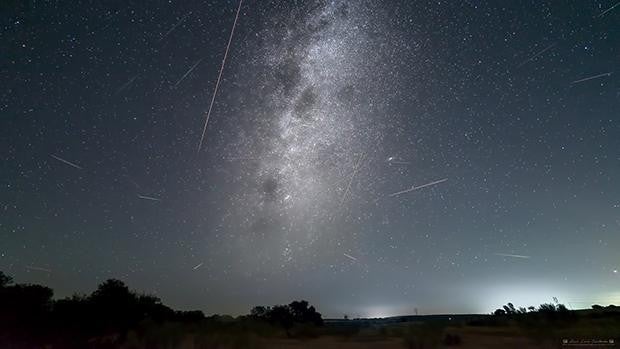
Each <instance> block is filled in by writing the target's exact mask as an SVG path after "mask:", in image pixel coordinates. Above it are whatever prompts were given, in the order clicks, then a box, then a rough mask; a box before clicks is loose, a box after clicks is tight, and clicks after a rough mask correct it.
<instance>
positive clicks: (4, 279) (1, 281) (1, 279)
mask: <svg viewBox="0 0 620 349" xmlns="http://www.w3.org/2000/svg"><path fill="white" fill-rule="evenodd" d="M12 283H13V278H12V277H10V276H8V275H6V274H5V273H3V272H1V271H0V287H6V286H9V285H11V284H12Z"/></svg>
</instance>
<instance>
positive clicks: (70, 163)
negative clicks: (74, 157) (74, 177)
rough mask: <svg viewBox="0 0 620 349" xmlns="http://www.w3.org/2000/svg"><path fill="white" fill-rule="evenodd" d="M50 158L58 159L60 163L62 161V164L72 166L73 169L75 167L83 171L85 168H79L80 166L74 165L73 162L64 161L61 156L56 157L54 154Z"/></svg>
mask: <svg viewBox="0 0 620 349" xmlns="http://www.w3.org/2000/svg"><path fill="white" fill-rule="evenodd" d="M50 156H51V157H53V158H54V159H56V160H58V161H60V162H62V163H64V164H67V165H69V166H71V167H75V168H77V169H78V170H83V168H82V167H80V166H78V165H76V164H74V163H72V162H71V161H68V160H65V159H63V158H61V157H60V156H56V155H54V154H50Z"/></svg>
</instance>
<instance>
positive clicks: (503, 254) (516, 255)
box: [493, 253, 531, 259]
mask: <svg viewBox="0 0 620 349" xmlns="http://www.w3.org/2000/svg"><path fill="white" fill-rule="evenodd" d="M493 254H494V255H496V256H501V257H511V258H522V259H530V258H531V256H524V255H520V254H510V253H493Z"/></svg>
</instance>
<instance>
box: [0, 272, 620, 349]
mask: <svg viewBox="0 0 620 349" xmlns="http://www.w3.org/2000/svg"><path fill="white" fill-rule="evenodd" d="M619 335H620V307H615V306H606V307H603V306H598V305H595V306H593V307H592V309H587V310H569V309H567V308H566V307H565V306H564V305H562V304H559V302H557V300H556V302H555V303H549V304H542V305H540V306H539V307H533V306H531V307H528V308H523V307H520V308H517V307H515V306H514V305H513V304H511V303H508V304H507V305H505V306H503V307H502V308H501V309H498V310H496V311H495V312H494V313H493V314H490V315H430V316H398V317H391V318H383V319H354V320H349V319H348V318H346V317H345V319H339V320H336V319H331V320H325V321H324V320H323V319H322V317H321V314H320V313H318V312H317V311H316V309H315V308H314V307H313V306H311V305H310V304H309V303H308V302H306V301H295V302H292V303H290V304H288V305H276V306H273V307H265V306H257V307H255V308H254V309H252V310H251V312H250V314H248V315H244V316H239V317H236V318H233V317H230V316H219V315H213V316H209V317H207V316H205V315H204V314H203V313H202V312H201V311H175V310H173V309H171V308H170V307H168V306H166V305H164V304H162V302H161V301H160V300H159V299H158V298H157V297H154V296H151V295H146V294H139V293H136V292H134V291H131V290H130V289H129V288H128V287H127V286H126V285H125V284H124V283H123V282H121V281H119V280H114V279H111V280H107V281H105V282H103V283H102V284H100V285H99V287H98V288H97V289H96V290H95V291H94V292H93V293H92V294H90V295H76V296H73V297H70V298H65V299H60V300H54V299H53V292H52V290H51V289H50V288H48V287H45V286H40V285H25V284H14V283H13V282H12V280H11V278H10V277H8V276H6V275H5V274H3V273H2V272H0V348H7V349H17V348H19V349H30V348H46V349H58V348H62V349H65V348H67V349H72V348H86V349H108V348H109V349H111V348H122V349H147V348H148V349H160V348H161V349H163V348H166V349H207V348H221V349H226V348H239V349H240V348H291V349H292V348H321V349H330V348H345V349H346V348H411V349H425V348H447V347H450V348H451V347H455V348H480V349H482V348H497V347H502V348H503V349H510V348H559V347H562V346H563V345H567V344H569V343H571V341H572V342H573V343H574V342H575V341H578V340H590V341H592V340H596V341H598V343H597V345H592V346H588V345H582V346H580V347H581V348H584V347H598V348H600V347H613V346H614V344H615V341H616V340H617V337H618V336H619ZM563 342H564V343H563ZM611 342H614V343H611Z"/></svg>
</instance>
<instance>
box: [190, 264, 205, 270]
mask: <svg viewBox="0 0 620 349" xmlns="http://www.w3.org/2000/svg"><path fill="white" fill-rule="evenodd" d="M203 264H204V263H203V262H200V263H199V264H198V265H196V266H194V267H193V268H192V269H194V270H196V269H198V268H200V267H202V265H203Z"/></svg>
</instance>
